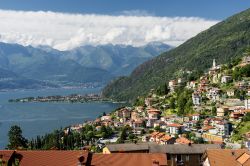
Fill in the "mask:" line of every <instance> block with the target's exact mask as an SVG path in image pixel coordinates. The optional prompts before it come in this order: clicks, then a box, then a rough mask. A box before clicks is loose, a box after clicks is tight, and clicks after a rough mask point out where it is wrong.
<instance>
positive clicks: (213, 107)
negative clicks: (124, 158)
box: [64, 56, 250, 165]
mask: <svg viewBox="0 0 250 166" xmlns="http://www.w3.org/2000/svg"><path fill="white" fill-rule="evenodd" d="M233 63H234V64H225V65H217V64H216V60H215V59H214V60H213V63H212V67H211V68H210V69H209V71H208V72H207V73H205V74H203V75H202V76H200V77H199V78H198V79H196V80H191V79H190V78H192V76H191V77H190V78H189V79H187V77H179V78H176V79H173V80H170V81H169V82H168V83H167V86H165V89H164V90H163V92H159V91H158V90H154V89H152V90H151V92H150V93H149V94H148V96H147V97H145V98H142V97H138V100H137V101H136V102H135V105H134V106H131V107H122V108H119V109H117V110H115V111H113V112H111V113H109V114H106V113H104V114H103V115H102V116H100V117H99V118H97V119H95V120H94V121H88V122H85V123H84V124H78V125H74V126H71V127H68V128H66V129H65V130H64V133H65V134H69V133H70V132H71V133H72V132H79V133H81V132H82V129H83V128H84V127H85V126H86V125H89V126H90V125H91V126H94V129H93V130H94V131H96V132H97V133H98V132H101V133H102V132H106V130H104V129H103V127H104V126H106V127H107V128H109V130H111V132H108V133H110V134H106V136H104V137H100V138H99V139H95V140H94V141H93V139H92V141H90V142H88V143H87V145H89V148H90V150H92V151H93V152H99V153H100V152H102V153H103V154H113V153H121V152H122V153H131V152H140V153H144V152H147V153H152V152H155V153H167V154H169V155H171V153H170V152H166V151H168V150H169V149H171V148H174V149H175V148H176V149H175V150H173V151H175V152H176V153H180V154H182V153H185V154H188V153H192V152H193V150H189V151H188V152H182V150H183V149H182V148H183V147H188V148H190V149H192V148H194V150H195V149H196V148H195V147H196V146H198V147H199V149H200V151H199V152H197V154H199V155H198V156H199V157H197V158H199V162H196V163H199V164H200V163H201V162H202V161H203V162H204V165H206V161H205V160H201V158H202V156H203V157H204V156H206V157H209V154H210V153H211V154H212V156H213V153H225V156H226V155H228V154H227V153H230V152H229V151H230V150H229V149H231V150H233V151H236V152H235V154H236V153H237V156H238V157H239V156H240V155H241V153H239V152H242V154H244V156H243V158H250V152H249V151H248V150H247V149H250V121H249V120H250V99H249V96H250V77H249V72H250V70H249V66H250V56H245V57H244V58H243V59H241V60H238V61H236V62H233ZM183 73H184V74H183V75H191V74H192V72H191V71H185V72H183ZM104 128H105V127H104ZM85 143H86V142H85ZM85 145H86V144H85ZM180 146H181V147H182V148H178V147H180ZM203 146H205V148H204V147H203ZM91 147H92V148H91ZM93 147H95V148H94V149H93ZM163 147H167V148H163ZM152 149H157V150H155V151H152ZM160 149H161V150H160ZM163 149H164V150H163ZM208 149H211V150H208ZM212 149H217V150H214V151H213V150H212ZM219 149H220V150H219ZM223 149H224V150H223ZM225 149H228V150H225ZM163 151H164V152H163ZM170 151H171V150H170ZM220 151H221V152H220ZM243 151H244V152H243ZM176 155H177V159H176V162H175V161H172V164H170V165H180V164H176V163H182V162H184V163H186V164H187V158H188V157H186V159H185V160H183V157H182V158H181V157H180V158H178V154H176ZM175 157H176V156H175ZM175 157H172V159H174V158H175ZM169 158H171V157H169ZM225 160H226V159H225ZM247 160H248V159H247ZM247 160H246V161H247ZM168 162H169V161H168ZM174 163H175V164H174ZM199 164H197V165H199ZM248 164H249V163H248ZM187 165H190V164H187ZM192 165H195V164H192ZM242 165H244V164H242ZM246 165H247V164H246Z"/></svg>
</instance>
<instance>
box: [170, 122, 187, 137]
mask: <svg viewBox="0 0 250 166" xmlns="http://www.w3.org/2000/svg"><path fill="white" fill-rule="evenodd" d="M167 127H168V129H169V130H168V132H169V134H173V135H174V134H181V133H182V131H183V130H184V126H183V125H180V124H177V123H172V124H168V125H167Z"/></svg>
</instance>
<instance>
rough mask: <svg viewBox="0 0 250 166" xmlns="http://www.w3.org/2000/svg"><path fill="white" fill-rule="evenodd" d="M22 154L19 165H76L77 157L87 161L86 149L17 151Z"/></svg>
mask: <svg viewBox="0 0 250 166" xmlns="http://www.w3.org/2000/svg"><path fill="white" fill-rule="evenodd" d="M17 153H18V154H20V155H22V156H23V157H22V159H21V162H20V166H58V165H60V166H76V165H77V164H78V163H79V160H78V159H79V158H80V157H83V159H84V161H83V162H86V161H87V157H88V152H87V151H80V150H79V151H59V150H58V151H56V150H49V151H17Z"/></svg>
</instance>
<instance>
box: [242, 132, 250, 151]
mask: <svg viewBox="0 0 250 166" xmlns="http://www.w3.org/2000/svg"><path fill="white" fill-rule="evenodd" d="M243 138H244V140H245V147H246V148H248V150H250V132H247V133H245V134H244V137H243Z"/></svg>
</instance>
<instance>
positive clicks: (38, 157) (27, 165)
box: [0, 150, 167, 166]
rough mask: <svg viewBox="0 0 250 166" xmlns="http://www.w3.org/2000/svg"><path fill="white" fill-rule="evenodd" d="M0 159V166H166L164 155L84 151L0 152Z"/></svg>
mask: <svg viewBox="0 0 250 166" xmlns="http://www.w3.org/2000/svg"><path fill="white" fill-rule="evenodd" d="M0 157H1V158H0V165H1V166H2V165H4V166H5V165H8V166H9V165H19V166H45V165H46V166H56V165H64V166H76V165H77V166H117V165H120V166H138V165H143V166H167V157H166V154H159V153H158V154H157V153H154V154H152V153H114V154H95V153H90V152H88V151H84V150H72V151H70V150H68V151H55V150H50V151H36V150H34V151H27V150H22V151H21V150H20V151H19V150H17V151H8V150H0ZM124 161H125V162H124Z"/></svg>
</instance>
